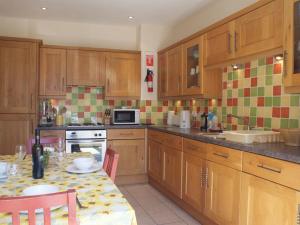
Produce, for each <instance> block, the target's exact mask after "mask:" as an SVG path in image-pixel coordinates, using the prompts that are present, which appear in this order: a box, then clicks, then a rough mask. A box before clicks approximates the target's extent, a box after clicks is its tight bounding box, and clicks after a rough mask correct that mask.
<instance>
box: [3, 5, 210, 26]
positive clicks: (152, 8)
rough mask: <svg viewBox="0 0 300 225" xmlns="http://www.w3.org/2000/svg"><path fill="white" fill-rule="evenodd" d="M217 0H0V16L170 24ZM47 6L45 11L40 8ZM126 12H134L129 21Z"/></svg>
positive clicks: (128, 14)
mask: <svg viewBox="0 0 300 225" xmlns="http://www.w3.org/2000/svg"><path fill="white" fill-rule="evenodd" d="M212 1H216V0H0V16H8V17H21V18H32V19H45V20H59V21H72V22H87V23H96V24H127V25H136V24H160V25H171V24H173V23H176V22H177V21H180V20H182V19H184V18H185V17H187V16H188V15H190V14H193V13H195V12H196V11H198V10H200V9H201V8H202V7H203V6H205V5H206V4H208V3H210V2H212ZM42 7H47V10H46V11H43V10H41V8H42ZM128 16H134V17H135V19H134V21H129V20H128Z"/></svg>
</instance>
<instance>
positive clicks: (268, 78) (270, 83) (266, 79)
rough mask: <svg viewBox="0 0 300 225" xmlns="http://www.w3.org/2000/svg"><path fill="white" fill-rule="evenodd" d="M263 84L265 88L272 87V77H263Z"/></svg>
mask: <svg viewBox="0 0 300 225" xmlns="http://www.w3.org/2000/svg"><path fill="white" fill-rule="evenodd" d="M265 84H266V85H267V86H269V85H272V84H273V77H272V76H266V77H265Z"/></svg>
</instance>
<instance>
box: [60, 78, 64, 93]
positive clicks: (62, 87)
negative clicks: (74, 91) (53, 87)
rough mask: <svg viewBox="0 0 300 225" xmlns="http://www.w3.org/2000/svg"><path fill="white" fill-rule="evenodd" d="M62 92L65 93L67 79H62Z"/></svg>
mask: <svg viewBox="0 0 300 225" xmlns="http://www.w3.org/2000/svg"><path fill="white" fill-rule="evenodd" d="M61 86H62V87H61V90H62V91H63V92H64V91H65V78H64V77H63V78H62V81H61Z"/></svg>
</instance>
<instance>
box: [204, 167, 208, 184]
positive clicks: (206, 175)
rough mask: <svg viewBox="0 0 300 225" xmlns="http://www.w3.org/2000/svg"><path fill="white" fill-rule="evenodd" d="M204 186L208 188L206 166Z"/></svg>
mask: <svg viewBox="0 0 300 225" xmlns="http://www.w3.org/2000/svg"><path fill="white" fill-rule="evenodd" d="M205 188H206V189H208V167H206V168H205Z"/></svg>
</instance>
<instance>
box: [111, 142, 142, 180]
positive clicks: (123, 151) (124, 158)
mask: <svg viewBox="0 0 300 225" xmlns="http://www.w3.org/2000/svg"><path fill="white" fill-rule="evenodd" d="M108 146H110V147H111V148H112V149H113V150H114V151H116V152H117V153H119V154H120V156H119V163H118V169H117V175H136V174H144V173H145V172H146V165H145V140H112V141H108Z"/></svg>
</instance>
